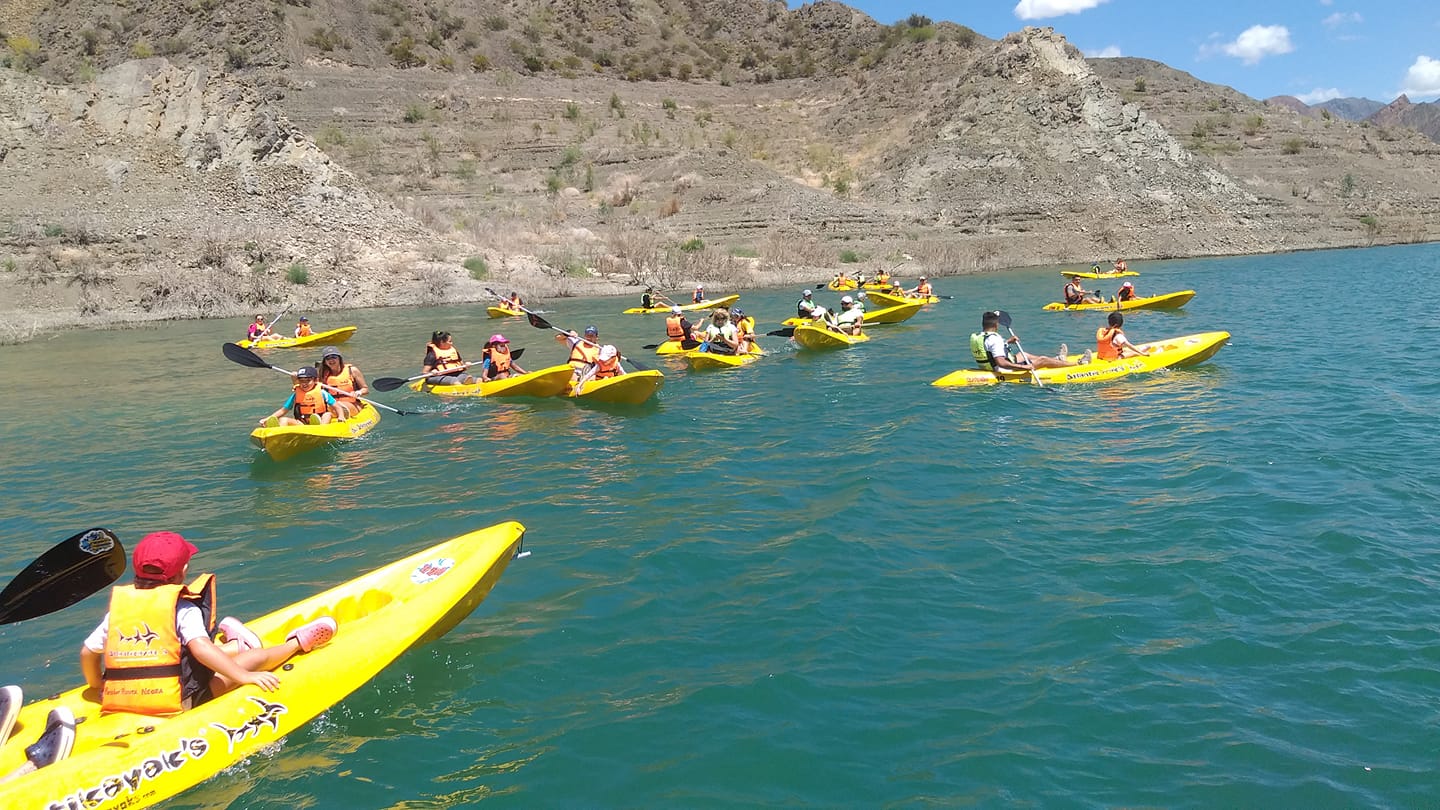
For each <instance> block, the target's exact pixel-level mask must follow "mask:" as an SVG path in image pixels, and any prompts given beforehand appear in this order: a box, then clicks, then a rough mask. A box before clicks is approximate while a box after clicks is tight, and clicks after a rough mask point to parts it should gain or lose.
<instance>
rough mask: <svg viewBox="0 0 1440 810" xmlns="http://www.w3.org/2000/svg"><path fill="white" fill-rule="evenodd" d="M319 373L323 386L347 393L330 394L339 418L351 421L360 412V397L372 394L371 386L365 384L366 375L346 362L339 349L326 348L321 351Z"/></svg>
mask: <svg viewBox="0 0 1440 810" xmlns="http://www.w3.org/2000/svg"><path fill="white" fill-rule="evenodd" d="M319 373H320V383H321V385H328V386H330V388H338V389H340V391H343V392H346V393H335V392H330V393H331V394H332V396H334V398H335V413H336V415H337V416H338V417H340V418H341V419H349V418H350V417H352V416H354V415H355V414H357V413H359V412H360V407H361V406H360V399H359V397H363V396H365V395H366V394H368V393H370V386H369V384H368V383H366V382H365V375H363V374H361V373H360V369H358V368H356V367H355V366H352V365H350V364H349V363H347V362H345V358H344V357H341V356H340V350H339V349H337V348H335V347H334V346H326V347H325V348H324V349H322V350H321V352H320V368H319ZM327 391H328V389H327Z"/></svg>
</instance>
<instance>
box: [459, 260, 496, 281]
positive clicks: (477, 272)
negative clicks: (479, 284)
mask: <svg viewBox="0 0 1440 810" xmlns="http://www.w3.org/2000/svg"><path fill="white" fill-rule="evenodd" d="M465 269H466V270H467V271H469V273H470V278H473V279H475V280H476V281H484V280H485V279H487V278H489V277H490V265H488V264H486V263H485V259H484V258H483V257H480V256H471V257H470V258H468V259H466V260H465Z"/></svg>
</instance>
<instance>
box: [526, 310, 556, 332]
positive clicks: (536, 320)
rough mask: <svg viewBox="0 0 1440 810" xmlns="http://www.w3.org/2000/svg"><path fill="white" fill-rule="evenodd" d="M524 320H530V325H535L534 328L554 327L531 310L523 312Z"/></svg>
mask: <svg viewBox="0 0 1440 810" xmlns="http://www.w3.org/2000/svg"><path fill="white" fill-rule="evenodd" d="M525 320H527V321H529V322H530V325H531V326H533V327H535V328H536V329H554V328H555V327H553V326H551V325H550V322H549V321H547V320H545V319H544V318H542V317H540V316H539V315H536V314H535V313H533V312H527V313H525Z"/></svg>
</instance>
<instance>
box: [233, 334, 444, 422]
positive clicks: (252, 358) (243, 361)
mask: <svg viewBox="0 0 1440 810" xmlns="http://www.w3.org/2000/svg"><path fill="white" fill-rule="evenodd" d="M220 351H221V352H223V353H224V354H225V359H226V360H230V361H232V362H235V363H239V364H240V365H242V366H249V367H250V368H268V369H271V370H272V371H278V372H280V373H281V374H285V375H287V376H290V377H293V376H295V372H293V371H287V370H285V369H283V368H280V367H279V366H273V365H271V364H269V363H267V362H265V358H263V357H261V356H260V355H258V354H256V353H254V352H252V351H250V350H249V349H247V348H245V347H243V346H237V345H235V344H234V343H226V344H225V345H224V346H222V347H220ZM320 387H321V388H325V389H328V390H330V391H333V392H335V393H337V394H344V395H345V396H347V397H355V398H356V399H358V400H360V401H361V402H368V403H370V404H371V405H374V406H375V407H377V408H384V409H385V410H387V411H392V412H394V413H398V414H400V415H401V416H414V415H416V414H419V413H424V411H402V410H400V409H399V408H392V407H390V406H389V405H386V404H385V403H383V402H376V401H375V400H373V399H366V398H365V397H360V396H355V394H352V393H351V392H349V391H342V390H340V389H339V388H335V387H333V386H329V385H326V384H325V383H320Z"/></svg>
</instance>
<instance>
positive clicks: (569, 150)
mask: <svg viewBox="0 0 1440 810" xmlns="http://www.w3.org/2000/svg"><path fill="white" fill-rule="evenodd" d="M581 157H583V155H581V154H580V148H579V147H576V146H567V147H565V149H564V150H563V151H562V152H561V153H560V168H562V169H563V168H565V167H567V166H574V165H575V164H576V163H579V162H580V158H581Z"/></svg>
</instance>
